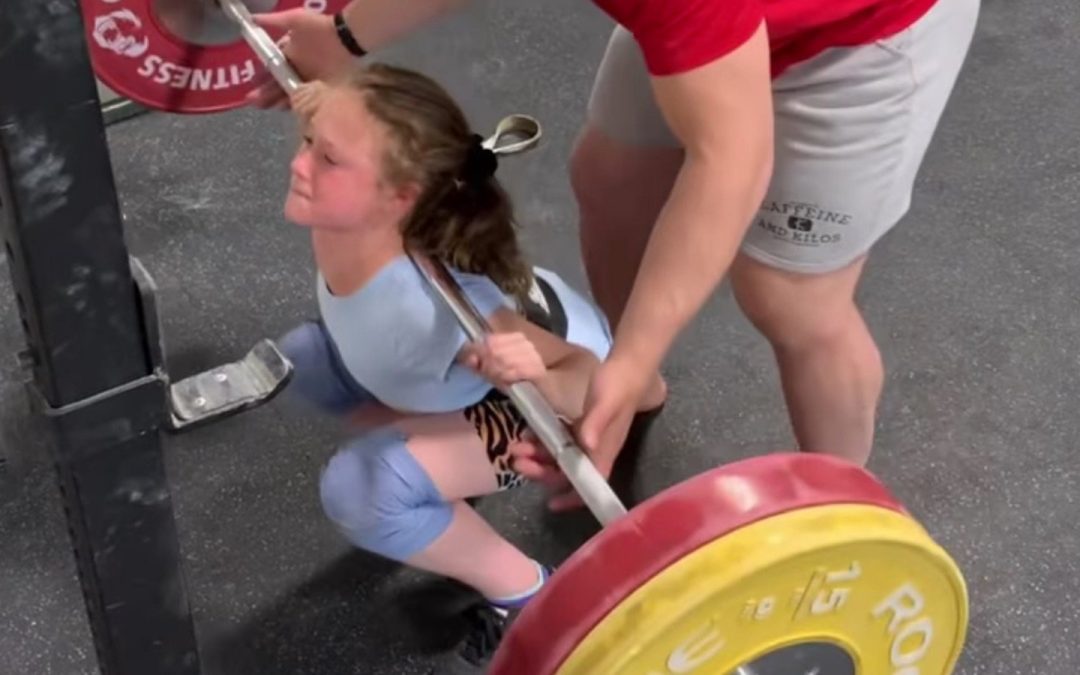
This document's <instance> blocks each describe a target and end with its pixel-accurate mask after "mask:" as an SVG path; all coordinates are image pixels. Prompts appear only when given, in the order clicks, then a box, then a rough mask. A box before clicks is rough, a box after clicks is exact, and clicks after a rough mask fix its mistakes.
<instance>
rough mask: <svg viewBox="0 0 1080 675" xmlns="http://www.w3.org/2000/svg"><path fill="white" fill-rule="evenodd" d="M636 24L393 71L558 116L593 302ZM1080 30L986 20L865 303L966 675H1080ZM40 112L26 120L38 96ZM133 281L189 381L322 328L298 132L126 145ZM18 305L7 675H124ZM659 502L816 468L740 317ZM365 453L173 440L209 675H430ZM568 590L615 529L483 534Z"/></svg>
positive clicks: (493, 111) (419, 579) (640, 482)
mask: <svg viewBox="0 0 1080 675" xmlns="http://www.w3.org/2000/svg"><path fill="white" fill-rule="evenodd" d="M609 27H610V25H609V23H608V21H607V19H606V18H605V17H603V16H602V15H601V14H600V13H599V12H598V11H596V10H595V9H594V8H593V7H592V5H591V4H589V3H585V2H581V1H580V0H547V1H546V2H543V3H534V2H527V1H526V0H503V1H502V2H497V3H496V2H491V3H481V4H478V5H476V6H474V7H472V8H471V9H469V10H467V11H465V12H464V13H462V14H460V15H459V16H456V17H453V18H451V19H448V20H445V21H443V22H441V23H439V24H437V25H435V26H432V27H431V28H430V29H428V30H425V31H424V32H423V33H421V34H419V35H417V36H416V37H415V38H414V39H411V40H409V41H408V42H407V43H405V44H402V45H400V46H399V47H397V48H395V49H394V50H392V51H388V52H386V53H384V54H383V55H381V58H383V59H386V60H392V61H394V62H396V63H401V64H404V65H410V66H413V67H417V68H420V69H421V70H423V71H425V72H427V73H429V74H432V75H434V76H435V77H437V78H438V79H439V80H440V81H441V82H443V83H444V84H445V85H446V86H447V87H448V88H449V89H450V90H451V91H452V92H453V93H454V94H455V95H456V96H457V98H458V99H459V100H460V101H461V102H462V103H463V105H464V106H465V108H466V110H467V112H468V113H469V114H470V116H471V119H472V120H473V121H474V123H475V125H476V127H477V128H478V129H480V130H490V129H492V128H493V125H494V124H495V122H496V121H497V120H498V118H499V117H501V116H503V115H505V114H508V113H514V112H525V113H529V114H532V115H535V116H536V117H538V118H539V119H540V121H541V122H542V124H543V125H544V131H545V136H544V141H543V143H542V145H541V147H540V148H539V149H537V150H535V151H533V152H532V153H531V154H528V155H525V156H523V157H517V158H512V159H509V160H506V161H504V162H503V166H502V168H501V169H500V175H501V177H502V178H503V179H504V180H505V182H506V183H507V185H508V186H509V188H510V189H511V191H512V193H513V196H514V198H515V200H516V203H517V205H518V208H519V210H520V215H521V220H522V222H523V223H524V228H525V234H524V236H525V238H526V242H527V246H528V250H529V252H530V253H531V255H532V256H533V259H534V261H535V262H536V263H539V264H543V265H546V266H549V267H552V268H554V269H557V270H558V271H560V272H562V273H563V274H565V275H566V276H567V277H568V278H569V279H570V280H571V281H572V282H574V283H576V284H578V285H579V286H580V287H584V276H583V273H582V268H581V264H580V259H579V257H578V253H577V240H576V224H575V208H574V202H573V199H572V196H571V193H570V188H569V184H568V181H567V178H566V173H565V170H564V167H565V162H566V159H567V156H568V152H569V149H570V144H571V142H572V139H573V136H574V134H575V132H576V130H577V125H578V121H579V120H580V119H581V116H582V113H583V110H584V106H585V103H586V99H587V96H588V93H589V85H590V82H591V78H592V76H593V72H594V68H595V66H596V64H597V63H598V61H599V59H600V56H601V54H602V53H603V50H604V47H605V43H606V39H607V36H608V31H609ZM1078 32H1080V6H1078V5H1076V4H1075V3H1072V2H1068V1H1067V0H1046V1H1044V2H1041V3H1011V2H1004V1H1002V0H986V2H985V3H984V7H983V10H982V16H981V19H980V25H979V29H978V34H977V37H976V39H975V42H974V45H973V47H972V50H971V54H970V57H969V59H968V62H967V66H966V68H965V70H964V72H963V75H962V77H961V80H960V82H959V84H958V86H957V89H956V91H955V94H954V97H953V99H952V101H951V103H950V105H949V107H948V110H947V112H946V114H945V117H944V120H943V122H942V124H941V127H940V130H939V131H938V133H937V136H936V141H935V143H934V144H933V147H932V148H931V150H930V153H929V155H928V157H927V159H926V162H925V165H924V168H923V170H922V173H921V174H920V177H919V181H918V186H917V192H916V195H915V200H914V205H913V207H912V209H911V212H910V214H909V215H908V216H907V217H906V218H905V220H904V221H903V223H902V224H901V225H900V226H899V227H897V228H896V229H895V230H894V231H893V232H892V233H891V234H890V235H889V236H888V237H887V238H886V239H885V240H884V241H883V242H882V243H881V244H880V246H879V247H878V248H877V249H876V251H875V253H874V256H873V258H872V260H871V263H870V265H869V268H868V271H867V274H866V277H865V282H864V283H863V285H862V287H861V289H860V291H859V301H860V303H861V305H862V306H863V307H864V308H865V312H866V316H867V319H868V321H869V324H870V326H871V328H872V330H873V332H874V334H875V335H876V336H877V338H878V339H879V341H880V345H881V349H882V351H883V354H884V358H885V360H886V362H887V367H888V378H887V382H886V387H885V396H884V400H883V402H882V405H881V410H880V423H879V428H878V436H877V445H876V450H875V453H874V456H873V460H872V462H871V465H870V468H871V469H872V470H873V471H874V472H875V473H876V474H877V475H878V476H879V477H880V478H881V479H882V480H883V481H885V482H886V483H887V484H888V485H889V487H890V488H891V489H892V490H893V491H894V492H895V493H896V494H897V495H898V496H899V497H900V498H901V499H902V500H903V501H904V502H905V504H906V505H907V506H908V508H909V509H910V510H911V511H912V512H913V514H914V515H915V516H916V517H917V518H918V519H919V520H920V521H921V522H922V523H924V525H925V526H926V527H927V528H928V529H929V531H930V532H931V534H932V535H933V536H934V537H935V538H936V539H937V540H938V541H939V542H940V543H941V544H942V545H943V546H945V547H946V548H947V549H948V550H949V551H950V552H951V554H952V555H953V556H954V557H955V558H956V560H957V562H958V563H959V564H960V566H961V567H962V568H963V570H964V572H965V575H966V578H967V582H968V584H969V590H970V594H971V617H970V626H969V636H968V643H967V648H966V650H965V652H964V655H963V657H962V660H961V662H960V665H959V667H958V670H957V672H960V673H965V674H972V675H974V674H976V673H980V674H981V673H995V674H1001V675H1016V674H1018V673H1038V674H1039V675H1054V674H1060V675H1072V674H1074V673H1075V672H1076V670H1077V664H1078V663H1080V647H1077V646H1076V645H1077V643H1076V637H1077V632H1078V630H1080V613H1078V612H1077V611H1076V609H1075V608H1076V606H1077V604H1078V603H1080V581H1077V577H1078V568H1077V562H1076V561H1077V560H1078V558H1080V540H1078V535H1077V529H1076V528H1077V526H1076V523H1077V522H1078V517H1077V516H1078V508H1080V506H1078V504H1077V499H1076V493H1077V487H1076V486H1077V480H1078V478H1080V475H1078V471H1077V469H1076V459H1075V452H1076V439H1077V438H1080V417H1078V416H1077V415H1076V414H1075V406H1076V402H1077V401H1078V400H1080V384H1077V383H1078V382H1080V378H1078V377H1077V370H1078V364H1080V360H1078V357H1077V353H1078V351H1080V318H1078V317H1080V301H1078V300H1077V294H1076V292H1075V291H1076V288H1077V283H1078V281H1077V272H1076V270H1077V266H1076V255H1077V254H1076V251H1077V250H1078V249H1080V228H1077V227H1076V220H1074V219H1075V218H1076V210H1078V209H1080V197H1078V195H1080V126H1078V125H1077V123H1076V120H1077V112H1078V107H1080V100H1078V99H1077V94H1076V89H1075V83H1076V79H1075V78H1076V75H1075V69H1074V66H1075V64H1076V63H1077V62H1080V43H1078V42H1076V41H1075V40H1071V39H1070V36H1071V35H1075V34H1077V33H1078ZM9 93H11V92H9ZM108 136H109V142H110V147H111V151H112V156H113V163H114V170H115V174H116V178H117V185H118V192H119V195H120V199H121V203H122V207H123V209H124V212H125V214H126V228H127V236H128V241H129V245H130V248H131V251H132V253H133V254H134V255H136V256H138V257H139V258H140V259H141V260H142V261H143V262H144V263H145V265H146V266H147V267H148V268H149V270H150V272H151V274H152V275H153V276H154V278H155V279H156V281H157V283H158V285H159V286H160V291H159V296H158V301H159V304H160V311H161V314H162V321H163V325H164V329H165V338H166V340H167V358H168V365H169V368H170V372H171V373H172V375H173V377H174V378H176V379H178V378H180V377H182V376H184V375H187V374H190V373H193V372H196V371H199V370H202V369H205V368H208V367H211V366H212V365H214V364H217V363H222V362H225V361H229V360H232V359H235V358H237V357H238V356H240V355H241V354H242V353H243V352H245V351H246V350H247V349H248V348H249V347H250V346H251V345H252V344H254V343H255V342H256V341H257V340H259V339H260V338H262V337H264V336H268V337H274V336H277V335H279V334H281V333H282V332H284V331H285V330H287V329H288V328H289V327H291V326H292V325H294V324H295V323H297V322H299V321H301V320H303V319H304V318H306V317H309V316H311V315H313V313H314V312H315V306H314V301H313V290H314V286H313V277H312V273H313V269H312V261H311V255H310V253H309V249H308V242H307V239H306V236H305V233H304V232H303V231H301V230H300V229H298V228H295V227H293V226H291V225H290V224H288V223H286V222H285V221H284V220H283V218H282V215H281V206H282V200H283V198H284V195H285V189H286V181H287V164H288V161H289V156H290V153H291V149H292V146H293V143H294V129H293V125H292V121H291V119H290V118H289V116H288V115H285V114H281V113H266V112H259V111H253V110H240V111H235V112H230V113H225V114H217V115H212V116H181V115H168V114H149V115H143V116H140V117H136V118H133V119H130V120H127V121H124V122H121V123H118V124H116V125H113V126H111V127H110V128H109V134H108ZM3 266H4V267H5V270H4V272H3V274H2V275H0V279H2V281H0V284H2V285H3V286H4V288H3V289H0V354H3V355H4V356H3V358H0V431H2V437H0V440H2V454H3V456H4V457H5V458H6V463H5V464H4V466H3V467H2V468H0V541H2V544H0V654H3V656H2V657H0V673H3V674H4V675H7V674H11V675H39V674H46V673H50V674H60V675H69V674H70V675H74V674H77V673H93V672H96V666H95V661H94V656H93V649H92V647H91V643H90V638H89V631H88V628H87V623H86V617H85V613H84V607H83V603H82V597H81V594H80V591H79V587H78V584H77V582H76V578H75V573H74V564H73V561H72V554H71V549H70V546H69V543H68V537H67V532H66V529H65V524H64V520H63V516H62V512H61V509H60V504H59V498H58V492H57V488H56V481H55V475H54V473H53V469H52V466H51V463H50V460H49V457H48V450H47V445H46V442H45V439H44V438H43V437H42V436H41V435H40V432H39V431H38V429H37V428H36V427H35V426H34V425H33V423H32V420H31V419H30V418H29V416H28V413H27V408H26V399H25V394H24V392H23V389H22V386H21V384H20V382H21V379H22V376H21V374H20V373H19V372H18V370H17V367H16V361H15V353H16V352H17V351H18V350H19V349H21V348H22V336H21V332H20V329H19V325H18V319H17V318H16V317H17V314H16V311H15V308H14V301H13V299H12V294H11V293H10V292H9V288H8V279H9V276H8V272H7V270H6V267H7V266H6V264H4V265H3ZM666 374H667V376H668V377H669V379H670V383H671V385H672V387H673V396H672V399H671V401H670V403H669V405H668V408H667V410H666V412H665V413H664V414H663V416H662V417H661V418H660V419H659V420H658V422H657V423H656V425H655V426H654V427H653V430H652V433H651V435H650V437H649V440H648V443H647V446H646V450H645V454H644V456H643V458H642V460H641V466H640V471H639V475H638V477H637V481H636V490H637V491H638V493H639V494H640V495H642V496H647V495H649V494H653V493H655V492H657V491H658V490H660V489H662V488H664V487H667V486H669V485H672V484H674V483H676V482H678V481H680V480H683V479H685V478H687V477H689V476H691V475H693V474H695V473H698V472H700V471H702V470H705V469H707V468H710V467H713V466H715V465H717V464H719V463H725V462H730V461H733V460H737V459H740V458H744V457H749V456H753V455H757V454H761V453H766V452H769V451H773V450H782V449H786V448H788V447H790V446H791V442H792V440H791V438H790V435H789V431H788V427H787V421H786V417H785V412H784V406H783V401H782V398H781V394H780V391H779V388H778V386H777V379H776V372H775V368H774V365H773V362H772V360H771V353H770V350H769V348H768V347H767V346H766V344H765V343H764V342H763V341H762V340H761V339H759V338H758V337H757V335H756V334H755V333H754V332H753V331H752V330H751V328H750V326H749V325H748V324H747V322H746V321H745V320H744V319H743V318H742V317H741V315H740V314H739V312H738V311H737V308H736V307H735V305H734V302H733V300H732V297H731V294H730V291H729V289H728V288H726V287H725V288H722V289H721V290H720V291H719V292H718V293H716V295H715V297H714V298H713V300H712V301H711V302H710V303H709V304H708V306H707V308H706V309H705V311H704V312H703V313H702V314H701V316H700V319H699V320H697V321H696V322H695V323H694V325H693V326H692V327H691V328H689V329H688V330H687V332H686V334H685V336H684V338H683V339H682V341H681V342H680V344H679V345H678V347H677V348H676V349H675V351H674V353H673V355H672V357H671V358H670V360H669V361H668V363H667V366H666ZM336 438H337V436H336V432H335V430H334V429H332V428H331V426H330V425H328V424H325V423H323V422H320V421H319V420H315V419H311V418H305V417H302V416H300V415H297V414H294V413H291V412H289V411H288V410H286V409H285V408H284V407H283V406H282V405H280V404H279V402H275V403H271V404H270V405H267V406H266V407H263V408H260V409H258V410H256V411H253V412H250V413H247V414H245V415H242V416H239V417H235V418H232V419H229V420H226V421H224V422H221V423H218V424H216V425H213V426H211V427H209V428H206V429H202V430H198V431H194V432H191V433H188V434H186V435H182V436H179V437H170V438H169V440H168V442H167V446H166V451H167V457H168V471H169V476H170V480H171V484H172V489H173V495H172V496H173V500H174V506H175V509H176V512H177V518H178V525H179V529H180V540H181V546H182V552H183V555H184V561H185V573H186V580H187V583H188V589H189V592H190V594H191V602H192V605H193V611H194V615H195V621H196V628H197V632H198V637H199V642H200V649H201V652H202V653H201V656H202V662H203V669H204V672H206V673H210V674H214V675H225V674H228V675H246V674H258V675H272V674H276V673H281V674H285V673H288V674H290V675H299V674H308V673H311V674H314V673H319V674H336V673H378V674H383V673H385V674H401V675H405V674H410V673H422V672H424V668H425V664H426V663H427V662H428V660H429V659H430V656H429V655H428V654H429V652H430V650H431V649H434V648H435V646H436V645H433V644H432V643H433V642H434V640H433V637H432V636H434V635H436V634H439V632H440V629H441V628H443V627H442V626H436V625H426V624H423V622H420V623H419V624H418V622H417V621H416V619H415V617H416V616H418V615H419V614H420V612H419V611H418V610H419V609H422V608H423V605H424V604H425V603H427V602H429V601H432V595H433V594H434V593H435V591H436V590H437V588H438V587H437V586H433V585H432V580H431V579H430V578H429V577H426V576H424V575H421V574H417V573H414V572H411V571H408V570H405V569H403V568H400V567H397V566H395V565H391V564H388V563H386V562H383V561H380V560H377V559H374V558H372V557H370V556H367V555H365V554H362V553H358V552H355V551H352V550H350V548H349V546H348V545H347V544H346V543H345V542H343V541H342V540H341V539H340V538H339V537H338V535H337V534H336V533H335V531H334V530H333V529H332V528H331V526H330V525H329V524H328V523H327V521H326V520H325V519H324V517H323V516H322V514H321V512H320V509H319V504H318V499H317V492H316V490H317V476H318V471H319V468H320V466H321V464H322V462H323V461H325V459H326V458H327V457H328V455H329V453H330V451H331V450H332V447H333V444H334V441H335V439H336ZM481 508H482V510H483V512H484V513H485V514H486V515H488V516H489V517H490V518H491V519H492V520H493V521H494V523H495V524H496V526H497V527H498V528H499V529H500V530H501V531H503V532H505V533H506V534H507V535H508V536H509V537H511V539H512V540H513V541H515V542H518V543H520V544H521V545H523V546H527V547H528V549H529V550H530V551H532V552H534V553H535V554H536V555H537V556H539V557H540V558H542V559H545V560H547V561H550V562H558V561H560V560H561V559H563V558H565V556H566V555H568V554H569V553H570V551H571V550H572V548H573V547H574V546H575V545H577V544H578V543H580V541H582V539H583V537H585V536H587V535H588V534H589V533H590V532H591V525H590V520H589V518H588V517H587V516H579V517H573V518H553V517H550V516H548V515H546V514H545V512H544V508H543V504H542V494H541V492H540V490H539V489H538V488H527V489H524V490H521V491H518V492H516V493H514V494H511V495H503V496H500V497H497V498H489V499H487V500H485V501H484V502H483V504H482V506H481Z"/></svg>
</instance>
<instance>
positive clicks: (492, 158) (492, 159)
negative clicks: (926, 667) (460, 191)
mask: <svg viewBox="0 0 1080 675" xmlns="http://www.w3.org/2000/svg"><path fill="white" fill-rule="evenodd" d="M471 138H472V143H471V144H470V145H469V151H468V154H467V155H466V156H465V167H464V169H463V170H462V174H463V175H462V178H463V179H464V180H465V182H467V183H471V184H474V185H475V184H479V183H482V182H484V181H486V180H487V179H489V178H491V177H492V176H494V175H495V170H496V169H498V168H499V158H498V157H497V156H496V155H495V152H494V151H492V150H488V149H487V148H485V147H484V145H483V143H484V138H483V136H480V135H479V134H473V135H472V137H471Z"/></svg>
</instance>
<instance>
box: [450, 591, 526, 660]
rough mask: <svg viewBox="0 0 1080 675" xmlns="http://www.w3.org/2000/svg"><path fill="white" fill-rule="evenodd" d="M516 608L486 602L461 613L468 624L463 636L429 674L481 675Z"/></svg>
mask: <svg viewBox="0 0 1080 675" xmlns="http://www.w3.org/2000/svg"><path fill="white" fill-rule="evenodd" d="M519 611H520V610H517V609H510V610H505V609H499V608H496V607H493V606H492V605H489V604H488V603H486V602H482V603H480V604H477V605H474V606H472V607H470V608H469V609H468V610H466V612H465V617H464V618H465V620H466V621H467V622H468V624H469V629H468V632H467V633H466V635H465V637H464V639H463V640H462V641H461V643H460V644H459V645H458V646H457V649H455V650H454V651H453V652H451V653H449V654H447V655H446V656H445V657H444V658H443V660H442V662H441V663H439V665H437V666H436V667H435V668H433V669H432V670H431V671H429V675H481V674H482V673H485V672H487V669H488V666H489V665H490V664H491V659H492V657H494V656H495V651H496V650H497V649H498V648H499V643H500V642H502V638H503V635H505V634H506V631H507V630H508V629H509V628H510V624H511V623H512V622H513V620H514V618H516V617H517V615H518V612H519Z"/></svg>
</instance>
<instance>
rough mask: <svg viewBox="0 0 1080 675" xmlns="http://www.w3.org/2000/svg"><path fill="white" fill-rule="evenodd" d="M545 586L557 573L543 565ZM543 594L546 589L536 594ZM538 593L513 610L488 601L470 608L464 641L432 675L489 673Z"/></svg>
mask: <svg viewBox="0 0 1080 675" xmlns="http://www.w3.org/2000/svg"><path fill="white" fill-rule="evenodd" d="M541 567H542V574H543V575H544V576H543V582H544V583H545V584H546V583H547V580H548V579H549V578H550V577H551V575H552V574H554V573H555V570H554V568H552V567H549V566H548V565H542V566H541ZM540 590H543V585H541V586H540V589H538V590H537V591H536V593H539V592H540ZM534 597H536V594H535V593H534V594H533V595H531V596H527V597H526V598H525V599H522V600H517V601H514V602H513V603H512V606H508V607H497V606H495V605H492V604H490V603H489V602H486V601H481V602H479V603H477V604H475V605H472V606H470V607H469V608H468V609H467V610H465V613H464V615H463V618H464V619H465V621H466V622H467V623H468V626H469V628H468V631H467V632H466V634H465V637H464V639H462V641H461V642H460V643H459V644H458V646H457V649H455V650H454V651H453V652H451V653H450V654H447V655H446V657H445V658H444V659H443V661H442V662H441V663H440V664H439V665H438V666H436V667H435V668H434V669H433V670H431V671H430V673H429V675H480V674H481V673H485V672H487V668H488V666H489V665H490V664H491V659H492V657H494V656H495V652H496V651H497V650H498V649H499V644H500V643H501V642H502V639H503V635H505V634H506V631H508V630H509V629H510V624H512V623H513V622H514V619H515V618H517V615H518V614H519V613H520V612H521V609H522V608H523V607H524V606H525V605H526V604H528V603H529V602H530V601H531V600H532V598H534Z"/></svg>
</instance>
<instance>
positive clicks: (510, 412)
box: [462, 389, 529, 491]
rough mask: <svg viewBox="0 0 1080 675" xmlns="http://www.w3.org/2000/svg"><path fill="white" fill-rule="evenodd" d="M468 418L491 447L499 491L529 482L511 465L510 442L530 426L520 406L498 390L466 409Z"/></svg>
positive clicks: (519, 436) (484, 441)
mask: <svg viewBox="0 0 1080 675" xmlns="http://www.w3.org/2000/svg"><path fill="white" fill-rule="evenodd" d="M462 413H463V414H464V415H465V419H467V420H468V421H469V422H472V424H473V426H474V427H475V428H476V433H477V435H478V436H480V440H481V441H483V443H484V448H485V449H486V450H487V456H488V460H489V461H490V462H491V468H492V469H494V470H495V481H496V483H497V484H498V486H499V490H500V491H502V490H509V489H510V488H514V487H517V486H518V485H521V484H522V483H524V482H525V479H524V477H523V476H522V475H521V474H519V473H518V472H517V471H514V469H513V467H512V465H511V461H510V460H511V457H510V443H512V442H514V441H516V440H520V439H521V438H522V436H523V435H524V434H525V431H526V430H527V429H528V428H529V427H528V424H527V423H526V422H525V418H524V417H522V415H521V413H520V412H519V411H518V409H517V406H515V405H514V402H513V401H511V400H510V399H509V398H508V397H507V396H506V395H505V394H503V393H502V392H501V391H499V390H498V389H492V390H491V392H490V393H489V394H488V395H487V396H485V397H484V398H483V400H481V401H480V402H478V403H474V404H473V405H471V406H469V407H468V408H465V409H464V410H463V411H462Z"/></svg>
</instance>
